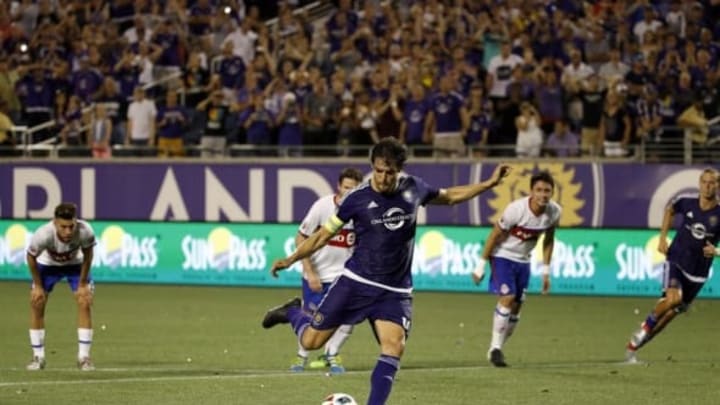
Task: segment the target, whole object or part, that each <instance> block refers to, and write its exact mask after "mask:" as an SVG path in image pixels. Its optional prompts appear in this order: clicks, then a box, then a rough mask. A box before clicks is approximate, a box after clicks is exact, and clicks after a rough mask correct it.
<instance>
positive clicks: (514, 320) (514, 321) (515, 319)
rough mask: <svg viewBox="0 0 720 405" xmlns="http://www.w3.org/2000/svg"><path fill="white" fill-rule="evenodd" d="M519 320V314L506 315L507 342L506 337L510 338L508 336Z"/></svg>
mask: <svg viewBox="0 0 720 405" xmlns="http://www.w3.org/2000/svg"><path fill="white" fill-rule="evenodd" d="M519 320H520V315H513V314H510V317H508V326H507V331H506V332H505V342H507V341H508V339H510V336H512V334H513V332H515V327H516V326H517V323H518V321H519ZM505 342H503V343H505Z"/></svg>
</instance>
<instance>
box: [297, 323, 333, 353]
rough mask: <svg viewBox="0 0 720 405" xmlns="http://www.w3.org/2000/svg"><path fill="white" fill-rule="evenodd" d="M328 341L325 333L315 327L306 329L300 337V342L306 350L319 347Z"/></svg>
mask: <svg viewBox="0 0 720 405" xmlns="http://www.w3.org/2000/svg"><path fill="white" fill-rule="evenodd" d="M326 341H327V337H326V336H325V334H324V333H322V332H321V331H318V330H316V329H313V328H307V329H305V332H303V335H302V337H301V338H300V344H301V345H302V347H303V348H304V349H305V350H316V349H319V348H321V347H322V346H323V345H324V344H325V342H326Z"/></svg>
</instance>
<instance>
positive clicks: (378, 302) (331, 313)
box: [312, 276, 412, 336]
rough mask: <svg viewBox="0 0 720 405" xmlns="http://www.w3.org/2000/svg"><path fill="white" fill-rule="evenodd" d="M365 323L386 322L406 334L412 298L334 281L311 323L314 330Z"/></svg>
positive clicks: (346, 280) (344, 279)
mask: <svg viewBox="0 0 720 405" xmlns="http://www.w3.org/2000/svg"><path fill="white" fill-rule="evenodd" d="M365 319H368V320H370V322H374V321H376V320H383V321H389V322H392V323H396V324H398V325H400V326H401V327H402V328H403V329H404V330H405V335H406V336H407V335H408V334H409V333H410V322H411V320H412V296H411V295H410V294H404V293H398V292H394V291H389V290H386V289H383V288H380V287H375V286H371V285H367V284H362V283H360V282H358V281H355V280H352V279H350V278H348V277H345V276H340V277H338V278H337V279H336V280H335V282H334V283H333V284H332V285H331V286H330V289H329V290H328V292H327V294H326V295H325V298H324V299H323V300H322V301H321V302H320V305H319V306H318V309H317V311H316V312H315V314H314V316H313V319H312V327H313V328H315V329H318V330H327V329H334V328H336V327H338V326H340V325H355V324H358V323H360V322H362V321H364V320H365Z"/></svg>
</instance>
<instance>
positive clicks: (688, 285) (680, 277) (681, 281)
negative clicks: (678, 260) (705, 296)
mask: <svg viewBox="0 0 720 405" xmlns="http://www.w3.org/2000/svg"><path fill="white" fill-rule="evenodd" d="M704 285H705V283H704V282H696V281H692V280H690V279H688V278H687V276H686V275H685V274H684V273H683V272H682V270H680V267H678V265H677V264H675V263H673V262H665V266H664V269H663V290H665V289H667V288H679V289H680V291H682V302H683V304H685V305H686V306H687V305H690V303H691V302H693V300H694V299H695V297H697V295H698V293H699V292H700V290H702V288H703V286H704Z"/></svg>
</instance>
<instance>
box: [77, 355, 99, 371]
mask: <svg viewBox="0 0 720 405" xmlns="http://www.w3.org/2000/svg"><path fill="white" fill-rule="evenodd" d="M77 366H78V369H79V370H80V371H94V370H95V365H94V364H93V363H92V361H91V360H90V357H83V358H82V359H79V360H78V362H77Z"/></svg>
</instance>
